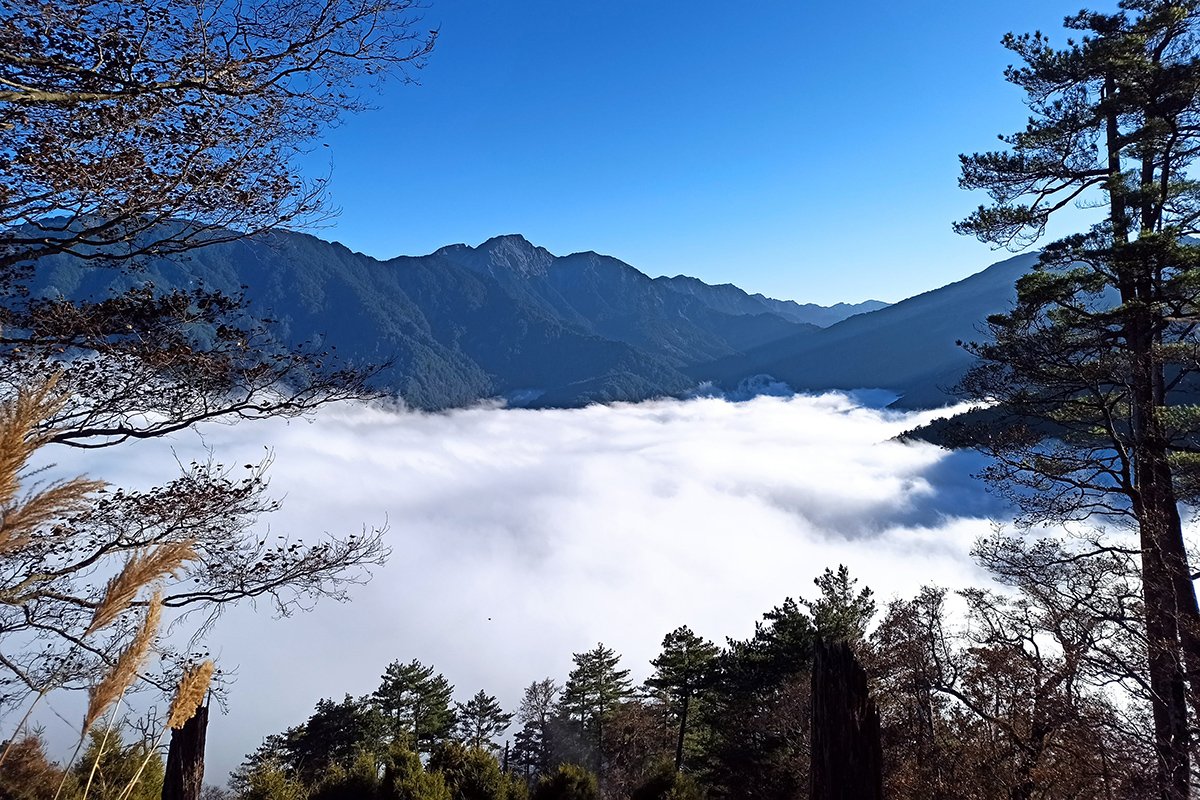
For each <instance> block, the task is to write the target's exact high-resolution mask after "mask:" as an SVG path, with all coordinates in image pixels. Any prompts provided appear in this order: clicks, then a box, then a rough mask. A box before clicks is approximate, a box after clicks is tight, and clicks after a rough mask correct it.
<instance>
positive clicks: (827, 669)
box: [809, 642, 883, 800]
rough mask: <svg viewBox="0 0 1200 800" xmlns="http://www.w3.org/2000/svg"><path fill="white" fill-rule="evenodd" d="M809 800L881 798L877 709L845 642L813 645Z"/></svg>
mask: <svg viewBox="0 0 1200 800" xmlns="http://www.w3.org/2000/svg"><path fill="white" fill-rule="evenodd" d="M811 740H812V745H811V746H812V751H811V759H812V761H811V764H812V767H811V769H810V770H809V786H810V789H811V791H810V795H809V796H810V797H811V800H880V799H881V798H882V797H883V767H882V763H883V752H882V747H881V745H880V739H879V711H878V710H877V709H876V708H875V703H874V701H872V700H871V697H870V693H869V692H868V690H867V676H866V673H864V672H863V669H862V667H861V666H859V664H858V661H857V660H856V659H855V658H854V653H853V652H851V650H850V646H849V645H847V644H846V643H845V642H834V643H833V644H825V643H824V642H818V643H817V647H816V652H815V653H814V657H813V671H812V736H811Z"/></svg>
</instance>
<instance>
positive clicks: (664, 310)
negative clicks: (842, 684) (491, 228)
mask: <svg viewBox="0 0 1200 800" xmlns="http://www.w3.org/2000/svg"><path fill="white" fill-rule="evenodd" d="M1035 259H1036V256H1035V255H1032V254H1031V255H1023V256H1018V257H1016V258H1013V259H1009V260H1008V261H1004V262H1001V263H999V264H995V265H993V266H992V267H989V268H988V269H986V270H984V271H983V272H980V273H978V274H976V275H972V276H971V277H969V278H966V279H964V280H962V281H959V282H957V283H954V284H950V285H949V286H945V287H942V288H940V289H936V290H934V291H931V292H926V293H924V294H921V295H918V296H916V297H913V298H910V299H908V300H904V301H902V302H900V303H896V304H894V305H888V304H886V303H882V302H879V301H867V302H865V303H859V304H838V305H835V306H831V307H822V306H818V305H813V304H800V303H796V302H793V301H788V300H776V299H772V298H768V297H764V296H763V295H761V294H749V293H747V292H745V291H743V290H742V289H739V288H738V287H736V286H733V285H731V284H722V285H718V286H713V285H709V284H706V283H704V282H702V281H700V280H697V279H696V278H691V277H687V276H683V275H679V276H675V277H671V278H668V277H661V278H650V277H649V276H647V275H645V274H643V273H642V272H640V271H638V270H637V269H635V268H634V267H632V266H630V265H629V264H626V263H624V262H622V261H620V260H618V259H616V258H613V257H611V256H606V255H600V254H598V253H594V252H586V253H574V254H571V255H567V256H555V255H553V254H551V253H550V252H549V251H547V250H546V249H544V248H542V247H538V246H536V245H534V244H532V243H530V242H529V241H527V240H526V239H525V238H523V237H521V236H517V235H508V236H498V237H495V238H493V239H489V240H488V241H486V242H484V243H483V244H481V245H479V246H477V247H470V246H467V245H464V244H456V245H449V246H447V247H443V248H441V249H439V250H437V251H436V252H434V253H431V254H429V255H427V256H419V257H409V256H404V257H399V258H393V259H389V260H386V261H380V260H377V259H374V258H371V257H370V256H366V255H363V254H361V253H355V252H352V251H351V250H349V249H348V248H346V247H344V246H342V245H340V244H337V243H331V242H326V241H322V240H321V239H318V238H316V237H313V236H310V235H307V234H301V233H291V232H273V233H270V234H265V235H260V236H255V237H250V238H247V239H242V240H239V241H235V242H230V243H224V244H215V245H212V246H209V247H204V248H201V249H198V250H195V251H193V252H191V253H190V254H189V255H188V256H187V257H186V258H183V259H174V260H159V261H151V262H150V263H147V264H146V265H145V267H144V269H142V270H140V271H138V272H136V273H129V272H122V271H115V270H103V269H94V268H90V267H87V266H85V265H83V264H82V263H80V262H78V261H74V260H72V259H70V258H66V257H54V258H49V259H45V260H44V261H43V262H39V266H38V272H37V281H36V283H35V285H34V286H33V290H34V291H35V292H37V293H40V294H45V295H53V294H58V293H61V294H63V295H67V296H70V297H74V298H78V299H84V298H90V299H99V298H101V297H104V296H106V295H108V294H110V293H112V292H114V291H123V290H125V289H128V288H130V287H131V286H134V285H138V284H142V283H145V282H151V283H153V284H154V286H155V287H157V288H159V289H169V288H175V287H179V288H183V287H194V286H197V285H203V286H205V287H207V288H209V289H217V290H222V291H226V292H236V291H239V290H240V289H242V288H243V287H244V291H245V292H246V297H247V299H248V301H249V303H250V306H251V309H252V310H253V311H254V312H255V313H256V314H259V315H261V316H264V317H268V318H270V319H272V320H274V323H273V324H274V330H275V333H276V335H277V336H279V337H280V338H281V339H282V340H283V341H285V342H287V343H289V344H297V343H300V342H316V343H319V344H321V345H324V346H328V345H334V346H336V348H337V353H338V354H339V356H340V357H341V358H343V359H346V360H349V361H351V362H357V363H383V362H387V363H388V367H387V368H386V369H385V370H384V371H382V372H381V373H380V375H379V377H378V380H379V381H380V382H381V383H382V387H383V388H385V389H387V390H388V391H391V392H394V393H396V394H398V395H399V396H401V397H402V398H404V400H405V401H406V402H407V403H409V404H410V405H412V406H415V407H418V408H423V409H431V410H433V409H443V408H449V407H454V406H461V405H465V404H469V403H472V402H475V401H478V400H480V399H484V398H493V397H501V398H504V399H505V400H507V401H508V402H509V403H510V404H514V405H528V406H535V407H545V406H575V405H581V404H586V403H591V402H609V401H620V400H628V401H636V400H642V399H646V398H650V397H656V396H664V395H680V394H684V393H687V392H689V391H691V390H694V389H695V388H696V387H697V386H699V385H706V384H711V385H713V386H716V387H719V388H722V389H735V388H737V387H738V385H739V384H741V383H743V382H744V381H747V380H748V379H755V378H758V380H760V381H761V380H762V377H761V376H764V375H770V376H773V377H774V378H775V379H777V380H780V381H784V382H786V383H788V384H789V385H790V386H792V387H793V388H794V389H797V390H824V389H856V388H882V389H888V390H891V391H894V392H896V393H897V394H899V395H901V399H900V402H901V403H902V404H904V405H906V406H912V407H928V406H937V405H943V404H945V403H947V402H949V401H950V399H951V398H950V397H949V396H948V395H947V393H946V391H945V389H946V388H947V387H949V386H951V385H953V383H954V382H955V381H956V380H957V377H958V376H959V375H960V374H961V373H962V371H963V369H964V368H965V367H966V365H967V364H968V363H969V362H970V356H968V355H967V354H966V353H965V352H964V351H963V350H962V349H961V348H960V347H958V346H957V345H956V344H955V342H956V341H957V340H960V339H967V340H969V339H976V338H979V335H980V334H979V326H980V325H981V323H982V321H983V320H984V319H985V318H986V317H987V315H988V314H990V313H994V312H996V311H1000V310H1003V309H1004V308H1005V307H1007V306H1008V305H1009V304H1010V303H1011V301H1012V298H1013V282H1014V281H1015V280H1016V278H1017V277H1018V276H1019V275H1020V274H1022V273H1024V272H1026V271H1028V269H1029V268H1030V267H1031V266H1032V264H1033V263H1034V260H1035Z"/></svg>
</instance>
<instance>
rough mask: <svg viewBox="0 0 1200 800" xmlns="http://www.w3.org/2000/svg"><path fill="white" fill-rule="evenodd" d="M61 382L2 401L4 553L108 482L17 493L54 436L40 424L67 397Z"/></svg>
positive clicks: (0, 533)
mask: <svg viewBox="0 0 1200 800" xmlns="http://www.w3.org/2000/svg"><path fill="white" fill-rule="evenodd" d="M57 384H58V379H57V377H52V378H50V379H48V380H47V381H45V382H44V383H43V384H41V385H40V386H36V387H33V388H23V389H21V390H20V391H18V392H17V395H16V397H14V398H13V399H11V400H9V401H8V402H6V403H4V404H2V405H0V554H3V553H9V552H12V551H14V550H18V549H20V548H21V547H23V546H25V545H26V544H28V543H29V542H30V541H31V540H32V538H33V536H34V535H35V534H36V532H37V529H38V528H39V527H41V526H43V525H46V524H47V523H50V522H53V521H55V520H58V519H61V518H62V517H64V516H67V515H70V514H72V513H76V512H79V511H82V510H84V509H85V508H87V506H88V498H87V496H88V495H89V494H91V493H92V492H95V491H97V490H99V489H100V488H102V487H103V486H104V483H103V482H101V481H89V480H85V479H83V478H75V479H74V480H69V481H64V482H61V483H56V484H52V485H51V486H49V487H48V488H46V489H43V490H42V491H40V492H38V493H36V494H34V495H32V496H31V497H28V498H26V499H24V500H21V499H19V498H18V497H17V493H18V491H19V489H20V484H21V476H22V472H23V470H24V469H25V466H26V464H28V463H29V458H30V456H32V455H33V453H34V451H35V450H37V449H38V448H39V447H41V446H42V445H44V444H46V442H47V441H48V440H49V438H50V436H51V432H50V431H47V430H39V429H38V426H39V425H41V424H43V423H44V422H45V421H46V420H47V419H48V418H50V417H52V416H53V415H54V414H55V413H56V412H57V411H59V410H60V409H61V408H62V407H63V403H64V402H65V401H66V397H65V395H64V394H63V393H62V392H59V391H58V389H57V388H56V387H57Z"/></svg>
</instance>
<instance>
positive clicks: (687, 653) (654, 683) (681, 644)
mask: <svg viewBox="0 0 1200 800" xmlns="http://www.w3.org/2000/svg"><path fill="white" fill-rule="evenodd" d="M718 652H719V651H718V650H717V647H716V645H714V644H713V643H712V642H710V641H708V640H707V639H701V638H700V637H699V636H697V635H696V634H694V633H692V630H691V628H689V627H687V626H686V625H684V626H683V627H680V628H676V629H675V630H673V631H671V632H670V633H668V634H667V635H666V636H665V637H664V638H663V643H662V653H661V654H660V655H659V656H658V657H657V658H655V659H654V660H653V661H651V662H650V664H651V666H653V667H654V674H653V675H651V676H650V677H649V678H648V679H647V680H646V688H647V689H649V690H650V691H651V692H653V693H655V694H658V695H659V696H661V697H662V698H663V700H664V701H665V702H666V703H667V706H668V708H670V710H671V714H672V715H673V716H674V717H675V719H676V720H677V721H678V725H679V736H678V740H677V741H676V744H675V771H676V772H678V771H679V770H680V769H682V768H683V745H684V741H685V739H686V738H687V732H688V712H689V711H690V709H691V705H692V701H693V699H694V698H695V697H696V695H697V693H699V692H700V691H702V690H703V689H704V688H705V687H707V686H708V685H709V683H710V682H711V681H712V679H713V672H714V670H715V668H716V660H717V654H718Z"/></svg>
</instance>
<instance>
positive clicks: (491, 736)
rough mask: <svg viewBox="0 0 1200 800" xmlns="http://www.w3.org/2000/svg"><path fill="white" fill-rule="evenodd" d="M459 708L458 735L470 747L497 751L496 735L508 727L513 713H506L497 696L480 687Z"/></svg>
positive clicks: (457, 705)
mask: <svg viewBox="0 0 1200 800" xmlns="http://www.w3.org/2000/svg"><path fill="white" fill-rule="evenodd" d="M455 706H456V708H457V709H458V713H457V715H456V716H457V718H458V736H459V738H460V739H461V740H462V742H463V743H464V744H465V745H467V746H468V747H473V748H476V749H486V750H489V751H496V750H499V749H500V748H499V747H498V746H497V744H496V737H497V736H499V735H500V734H501V733H503V732H504V731H505V730H507V729H508V725H509V723H511V722H512V718H513V715H512V714H505V713H504V709H502V708H501V707H500V703H499V702H498V701H497V700H496V698H495V697H493V696H492V695H490V694H488V693H487V692H485V691H484V690H483V689H480V690H479V691H478V692H476V693H475V696H474V697H472V698H471V699H470V700H468V701H467V702H466V703H455Z"/></svg>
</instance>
